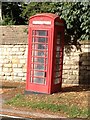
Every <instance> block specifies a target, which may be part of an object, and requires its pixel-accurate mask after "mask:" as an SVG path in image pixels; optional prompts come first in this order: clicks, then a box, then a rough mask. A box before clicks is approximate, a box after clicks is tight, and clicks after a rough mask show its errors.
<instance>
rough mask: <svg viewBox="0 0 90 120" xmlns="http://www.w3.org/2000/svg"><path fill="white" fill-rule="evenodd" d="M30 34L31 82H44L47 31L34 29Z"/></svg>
mask: <svg viewBox="0 0 90 120" xmlns="http://www.w3.org/2000/svg"><path fill="white" fill-rule="evenodd" d="M32 34H33V37H32V49H31V50H32V58H31V59H32V62H31V64H32V65H31V66H32V67H31V70H30V71H31V79H32V82H33V83H37V84H45V83H46V79H45V77H46V73H47V56H48V31H46V30H34V31H33V33H32Z"/></svg>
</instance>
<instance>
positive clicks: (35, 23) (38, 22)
mask: <svg viewBox="0 0 90 120" xmlns="http://www.w3.org/2000/svg"><path fill="white" fill-rule="evenodd" d="M32 24H34V25H51V21H33V22H32Z"/></svg>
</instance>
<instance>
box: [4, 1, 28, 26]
mask: <svg viewBox="0 0 90 120" xmlns="http://www.w3.org/2000/svg"><path fill="white" fill-rule="evenodd" d="M22 12H23V9H22V6H21V4H20V3H17V2H7V3H2V16H3V24H4V25H10V24H13V25H21V24H25V21H26V20H25V19H24V18H23V17H22V16H21V14H22Z"/></svg>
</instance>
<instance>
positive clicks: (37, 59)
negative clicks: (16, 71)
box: [33, 58, 44, 63]
mask: <svg viewBox="0 0 90 120" xmlns="http://www.w3.org/2000/svg"><path fill="white" fill-rule="evenodd" d="M33 62H38V63H44V58H33Z"/></svg>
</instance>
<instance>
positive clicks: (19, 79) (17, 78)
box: [13, 76, 22, 81]
mask: <svg viewBox="0 0 90 120" xmlns="http://www.w3.org/2000/svg"><path fill="white" fill-rule="evenodd" d="M13 80H15V81H21V80H22V77H18V76H14V77H13Z"/></svg>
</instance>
